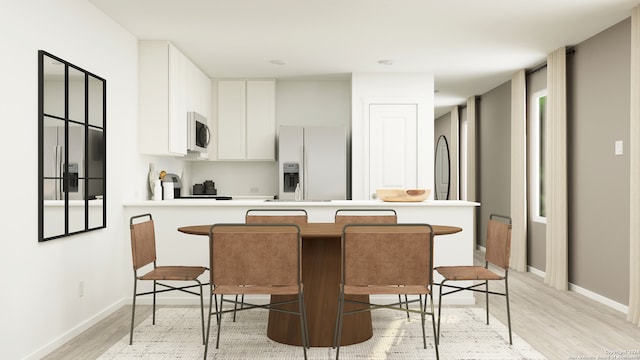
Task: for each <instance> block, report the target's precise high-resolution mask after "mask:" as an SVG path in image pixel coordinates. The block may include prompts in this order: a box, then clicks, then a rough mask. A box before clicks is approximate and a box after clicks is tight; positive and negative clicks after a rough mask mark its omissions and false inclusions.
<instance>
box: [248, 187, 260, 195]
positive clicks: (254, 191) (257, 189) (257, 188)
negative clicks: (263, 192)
mask: <svg viewBox="0 0 640 360" xmlns="http://www.w3.org/2000/svg"><path fill="white" fill-rule="evenodd" d="M249 192H250V193H252V194H257V193H259V192H260V188H259V187H257V186H255V187H252V188H250V189H249Z"/></svg>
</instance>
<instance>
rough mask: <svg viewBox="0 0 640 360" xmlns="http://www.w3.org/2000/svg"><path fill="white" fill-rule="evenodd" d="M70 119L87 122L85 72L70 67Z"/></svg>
mask: <svg viewBox="0 0 640 360" xmlns="http://www.w3.org/2000/svg"><path fill="white" fill-rule="evenodd" d="M68 74H69V77H68V80H69V81H68V84H69V120H73V121H76V122H79V123H85V112H84V109H85V102H84V100H85V89H84V87H85V86H84V83H85V81H84V78H85V75H84V72H83V71H80V70H78V69H75V68H73V67H69V72H68Z"/></svg>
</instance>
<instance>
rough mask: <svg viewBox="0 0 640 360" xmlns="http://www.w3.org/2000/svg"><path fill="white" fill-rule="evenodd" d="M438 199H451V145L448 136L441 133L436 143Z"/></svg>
mask: <svg viewBox="0 0 640 360" xmlns="http://www.w3.org/2000/svg"><path fill="white" fill-rule="evenodd" d="M435 160H436V169H435V172H436V173H435V177H436V193H435V195H436V199H437V200H447V199H449V174H450V173H449V145H448V144H447V138H446V137H445V136H444V135H440V137H439V138H438V143H437V144H436V159H435Z"/></svg>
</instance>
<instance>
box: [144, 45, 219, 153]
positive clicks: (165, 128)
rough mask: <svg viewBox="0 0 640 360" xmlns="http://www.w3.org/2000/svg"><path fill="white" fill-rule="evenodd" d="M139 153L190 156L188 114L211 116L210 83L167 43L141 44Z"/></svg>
mask: <svg viewBox="0 0 640 360" xmlns="http://www.w3.org/2000/svg"><path fill="white" fill-rule="evenodd" d="M138 46H139V60H138V61H139V64H138V74H139V85H138V86H139V101H140V108H139V116H140V119H139V132H140V135H139V144H140V152H141V153H143V154H154V155H174V156H175V155H178V156H180V155H186V154H187V113H188V112H190V111H195V112H198V113H200V114H202V115H204V116H205V117H206V118H207V119H209V118H210V117H211V116H210V115H211V103H210V96H211V80H210V79H209V78H208V77H207V76H206V75H205V74H204V73H203V72H202V71H201V70H200V69H198V68H197V67H196V66H195V65H194V64H193V63H192V62H191V61H190V60H189V59H187V58H186V57H185V56H184V55H183V54H182V53H181V52H180V51H179V50H178V49H176V48H175V47H174V46H173V45H172V44H171V43H169V42H168V41H141V42H140V43H139V45H138Z"/></svg>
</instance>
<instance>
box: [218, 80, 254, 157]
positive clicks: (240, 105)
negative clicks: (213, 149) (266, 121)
mask: <svg viewBox="0 0 640 360" xmlns="http://www.w3.org/2000/svg"><path fill="white" fill-rule="evenodd" d="M246 134H247V132H246V82H245V81H244V80H220V81H218V159H219V160H244V159H246V144H247V138H246Z"/></svg>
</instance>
